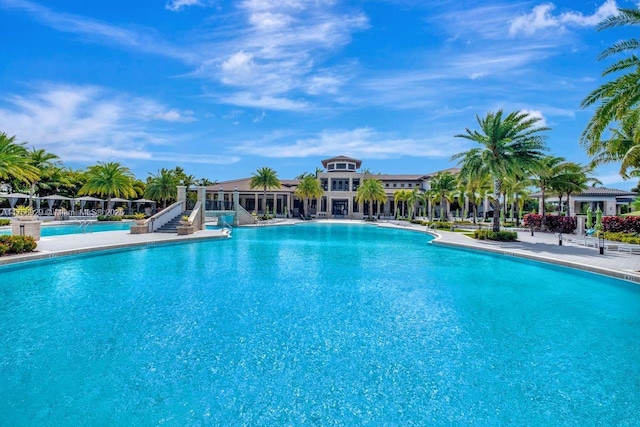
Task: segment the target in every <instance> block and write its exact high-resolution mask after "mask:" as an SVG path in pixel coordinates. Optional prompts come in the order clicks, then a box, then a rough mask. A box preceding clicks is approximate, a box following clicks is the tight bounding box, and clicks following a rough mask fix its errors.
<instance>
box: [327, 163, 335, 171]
mask: <svg viewBox="0 0 640 427" xmlns="http://www.w3.org/2000/svg"><path fill="white" fill-rule="evenodd" d="M335 166H336V165H334V164H333V163H329V167H328V168H327V170H330V171H332V170H333V169H334V168H335Z"/></svg>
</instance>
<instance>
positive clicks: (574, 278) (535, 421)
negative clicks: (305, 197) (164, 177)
mask: <svg viewBox="0 0 640 427" xmlns="http://www.w3.org/2000/svg"><path fill="white" fill-rule="evenodd" d="M429 240H430V237H428V236H425V235H423V234H418V233H411V232H406V231H403V230H391V229H379V228H376V227H373V226H366V225H365V226H355V225H354V226H342V225H315V224H305V225H303V226H292V227H273V228H267V227H264V228H258V229H237V230H234V233H233V238H232V239H228V240H219V241H211V242H206V243H192V244H181V245H172V246H164V245H160V246H151V247H147V248H145V249H139V250H131V251H123V252H109V253H105V254H101V255H92V256H84V257H74V258H68V259H57V260H53V261H46V262H42V263H38V264H31V265H29V266H28V267H24V266H22V267H18V266H14V267H9V268H6V267H5V268H0V298H1V301H2V303H1V304H0V378H2V381H1V384H0V424H1V425H11V426H17V425H156V424H164V425H221V426H235V425H251V426H255V425H257V426H260V425H264V426H273V425H302V424H309V425H364V424H366V425H403V426H404V425H451V424H455V425H467V424H470V423H475V424H480V425H496V424H500V425H504V424H512V425H557V424H561V425H607V426H608V425H638V423H640V416H639V415H638V414H640V399H638V396H640V380H639V378H640V363H638V361H639V360H640V344H639V343H640V286H638V285H634V284H630V283H626V282H621V281H616V280H613V279H609V278H605V277H600V276H595V275H590V274H587V273H582V272H576V271H572V270H567V269H561V268H555V267H549V266H546V265H542V264H537V263H533V262H527V261H521V260H515V259H510V258H506V257H500V256H494V255H486V254H480V253H476V252H471V251H461V250H454V249H448V248H443V247H438V246H435V245H429V244H428V242H429Z"/></svg>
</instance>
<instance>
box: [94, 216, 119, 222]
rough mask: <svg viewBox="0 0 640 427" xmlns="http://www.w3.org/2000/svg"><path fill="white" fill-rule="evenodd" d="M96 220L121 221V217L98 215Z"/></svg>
mask: <svg viewBox="0 0 640 427" xmlns="http://www.w3.org/2000/svg"><path fill="white" fill-rule="evenodd" d="M96 219H97V220H98V221H122V217H121V216H116V215H98V217H97V218H96Z"/></svg>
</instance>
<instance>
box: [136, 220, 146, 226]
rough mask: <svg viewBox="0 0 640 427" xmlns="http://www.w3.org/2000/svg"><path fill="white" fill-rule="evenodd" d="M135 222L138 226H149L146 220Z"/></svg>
mask: <svg viewBox="0 0 640 427" xmlns="http://www.w3.org/2000/svg"><path fill="white" fill-rule="evenodd" d="M135 222H136V225H147V220H146V219H136V220H135Z"/></svg>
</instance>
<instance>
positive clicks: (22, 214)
mask: <svg viewBox="0 0 640 427" xmlns="http://www.w3.org/2000/svg"><path fill="white" fill-rule="evenodd" d="M13 216H15V217H16V218H18V219H19V220H20V221H33V220H34V219H36V218H37V216H36V215H35V213H34V212H33V208H32V207H31V206H22V205H18V206H16V207H15V208H13Z"/></svg>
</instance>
